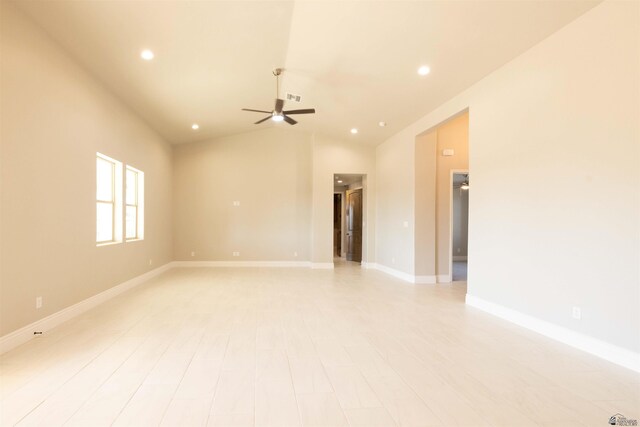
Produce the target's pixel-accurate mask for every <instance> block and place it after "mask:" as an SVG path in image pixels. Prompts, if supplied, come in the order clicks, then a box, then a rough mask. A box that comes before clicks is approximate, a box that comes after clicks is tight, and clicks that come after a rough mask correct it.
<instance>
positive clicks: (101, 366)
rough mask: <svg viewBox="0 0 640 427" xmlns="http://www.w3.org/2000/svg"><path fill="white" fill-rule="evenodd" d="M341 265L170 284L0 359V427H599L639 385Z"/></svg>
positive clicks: (481, 316) (579, 356)
mask: <svg viewBox="0 0 640 427" xmlns="http://www.w3.org/2000/svg"><path fill="white" fill-rule="evenodd" d="M465 290H466V287H465V285H464V283H462V284H460V283H456V284H453V285H436V286H433V285H419V286H415V285H409V284H406V283H403V282H400V281H398V280H396V279H394V278H391V277H389V276H386V275H384V274H383V273H380V272H377V271H368V270H361V269H360V268H359V266H356V267H354V266H353V265H350V264H348V263H343V264H339V265H338V268H336V269H335V270H334V271H322V270H308V269H303V268H300V269H232V268H218V269H208V268H191V269H189V268H186V269H174V270H171V271H169V272H167V273H165V274H164V275H162V276H160V277H158V278H156V279H154V280H152V281H150V282H148V283H146V284H144V285H142V286H140V287H138V288H136V289H134V290H132V291H130V292H128V293H126V294H122V295H121V296H119V297H117V298H115V299H113V300H111V301H109V302H107V303H105V304H103V305H101V306H99V307H97V308H95V309H94V310H92V311H90V312H87V313H85V314H84V315H82V316H80V317H78V318H76V319H74V320H72V321H70V322H68V323H66V324H64V325H62V326H60V327H58V328H56V329H55V330H53V331H50V332H49V333H47V334H46V336H44V337H42V338H38V339H34V340H32V341H30V342H29V343H27V344H25V345H23V346H21V347H19V348H16V349H15V350H13V351H11V352H9V353H6V354H4V355H2V356H1V357H0V364H1V368H2V371H1V374H0V386H1V387H0V397H1V398H2V407H1V408H0V409H1V411H2V414H1V416H2V418H1V424H2V425H3V426H4V425H14V424H18V425H20V426H27V425H38V426H56V425H70V426H101V425H135V426H146V425H170V426H177V425H189V426H200V425H212V426H214V425H215V426H244V425H286V426H294V425H305V426H307V425H308V426H339V425H351V426H380V425H382V426H396V425H402V426H454V425H466V426H570V425H571V426H573V425H575V426H599V425H602V426H605V425H607V421H608V419H609V417H610V416H611V415H614V414H616V413H622V414H624V415H625V416H626V417H627V418H636V419H640V376H639V375H637V374H635V373H633V372H631V371H629V370H626V369H623V368H620V367H618V366H615V365H612V364H610V363H607V362H605V361H602V360H600V359H597V358H595V357H592V356H589V355H587V354H585V353H583V352H580V351H578V350H575V349H573V348H571V347H568V346H565V345H563V344H560V343H558V342H555V341H552V340H549V339H547V338H545V337H542V336H540V335H537V334H535V333H533V332H529V331H527V330H525V329H522V328H519V327H517V326H515V325H512V324H509V323H507V322H504V321H502V320H499V319H497V318H494V317H492V316H490V315H487V314H485V313H482V312H480V311H477V310H475V309H473V308H470V307H466V306H465V305H464V294H465Z"/></svg>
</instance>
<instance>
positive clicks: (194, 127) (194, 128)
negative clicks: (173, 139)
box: [191, 123, 200, 130]
mask: <svg viewBox="0 0 640 427" xmlns="http://www.w3.org/2000/svg"><path fill="white" fill-rule="evenodd" d="M191 129H193V130H198V129H200V126H199V125H198V124H197V123H194V124H192V125H191Z"/></svg>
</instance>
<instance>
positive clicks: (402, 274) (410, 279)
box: [369, 264, 415, 283]
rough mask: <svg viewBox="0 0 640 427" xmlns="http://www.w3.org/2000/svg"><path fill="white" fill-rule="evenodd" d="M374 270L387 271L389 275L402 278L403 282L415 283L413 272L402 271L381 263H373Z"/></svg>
mask: <svg viewBox="0 0 640 427" xmlns="http://www.w3.org/2000/svg"><path fill="white" fill-rule="evenodd" d="M369 268H374V269H376V270H379V271H382V272H383V273H387V274H388V275H390V276H393V277H397V278H398V279H401V280H404V281H405V282H409V283H415V277H414V276H413V274H409V273H405V272H404V271H400V270H396V269H395V268H391V267H387V266H386V265H382V264H374V266H373V267H369Z"/></svg>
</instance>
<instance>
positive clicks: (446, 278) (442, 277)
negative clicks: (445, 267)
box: [438, 274, 451, 283]
mask: <svg viewBox="0 0 640 427" xmlns="http://www.w3.org/2000/svg"><path fill="white" fill-rule="evenodd" d="M438 283H451V275H450V274H438Z"/></svg>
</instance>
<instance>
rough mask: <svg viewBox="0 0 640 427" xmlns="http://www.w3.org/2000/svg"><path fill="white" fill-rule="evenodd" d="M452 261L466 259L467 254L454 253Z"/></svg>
mask: <svg viewBox="0 0 640 427" xmlns="http://www.w3.org/2000/svg"><path fill="white" fill-rule="evenodd" d="M453 260H454V261H466V260H467V256H466V255H455V256H454V257H453Z"/></svg>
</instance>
